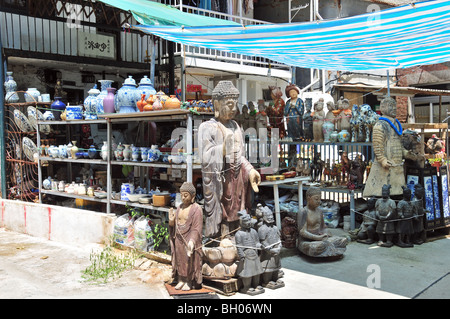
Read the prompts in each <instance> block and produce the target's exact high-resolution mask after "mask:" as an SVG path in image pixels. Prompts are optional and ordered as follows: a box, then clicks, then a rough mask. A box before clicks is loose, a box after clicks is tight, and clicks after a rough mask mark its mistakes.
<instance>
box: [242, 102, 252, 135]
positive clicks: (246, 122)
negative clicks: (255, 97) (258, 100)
mask: <svg viewBox="0 0 450 319" xmlns="http://www.w3.org/2000/svg"><path fill="white" fill-rule="evenodd" d="M240 118H241V125H242V129H243V130H244V132H245V131H246V130H247V129H248V128H249V127H250V114H249V113H248V107H247V105H245V104H244V105H243V106H242V114H241V115H240Z"/></svg>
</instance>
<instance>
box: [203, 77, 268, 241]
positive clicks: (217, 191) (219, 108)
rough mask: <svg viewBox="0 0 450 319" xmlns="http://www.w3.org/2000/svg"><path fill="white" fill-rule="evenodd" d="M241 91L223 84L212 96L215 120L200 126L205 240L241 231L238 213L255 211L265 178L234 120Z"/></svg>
mask: <svg viewBox="0 0 450 319" xmlns="http://www.w3.org/2000/svg"><path fill="white" fill-rule="evenodd" d="M238 97H239V91H238V90H237V89H236V88H235V87H234V85H233V83H232V82H231V81H220V82H219V83H218V84H217V86H216V87H215V88H214V90H213V92H212V99H213V103H214V118H212V119H210V120H208V121H206V122H203V123H202V124H200V126H199V129H198V130H199V133H198V138H199V142H198V145H199V155H200V161H201V165H202V181H203V196H204V199H205V204H204V214H205V234H204V235H205V236H206V237H209V238H216V237H218V236H221V237H222V238H224V237H225V236H231V235H232V234H234V233H233V232H234V231H235V230H236V229H237V228H238V227H239V217H238V215H237V213H238V212H239V211H241V210H243V209H245V208H251V205H252V203H251V198H250V195H251V193H250V192H251V190H252V189H253V191H255V192H258V191H259V189H258V185H259V183H260V182H261V176H260V175H259V173H258V172H257V171H256V170H255V169H254V168H253V166H252V165H251V164H250V163H249V161H248V160H247V159H246V158H245V154H244V144H243V140H242V136H243V134H242V130H241V129H240V128H239V126H238V124H237V123H236V122H235V121H234V120H232V119H233V117H234V115H235V112H236V104H237V99H238Z"/></svg>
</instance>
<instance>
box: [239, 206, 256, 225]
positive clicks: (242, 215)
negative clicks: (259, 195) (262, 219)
mask: <svg viewBox="0 0 450 319" xmlns="http://www.w3.org/2000/svg"><path fill="white" fill-rule="evenodd" d="M238 216H239V224H240V225H241V228H244V229H248V228H251V227H252V224H253V222H252V217H251V216H250V215H249V214H248V213H247V211H246V210H245V209H244V210H241V211H240V212H238Z"/></svg>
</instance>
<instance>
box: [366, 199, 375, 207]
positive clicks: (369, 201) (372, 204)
mask: <svg viewBox="0 0 450 319" xmlns="http://www.w3.org/2000/svg"><path fill="white" fill-rule="evenodd" d="M376 201H377V199H376V198H375V197H371V198H369V199H368V200H367V209H373V208H374V207H375V203H376Z"/></svg>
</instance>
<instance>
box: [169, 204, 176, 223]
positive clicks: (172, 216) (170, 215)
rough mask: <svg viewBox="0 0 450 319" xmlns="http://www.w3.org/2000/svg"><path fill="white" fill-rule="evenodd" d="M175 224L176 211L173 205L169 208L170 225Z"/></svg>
mask: <svg viewBox="0 0 450 319" xmlns="http://www.w3.org/2000/svg"><path fill="white" fill-rule="evenodd" d="M174 224H175V212H174V210H173V208H172V207H171V208H170V209H169V226H173V225H174Z"/></svg>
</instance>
